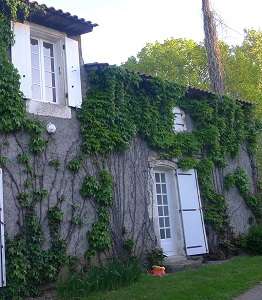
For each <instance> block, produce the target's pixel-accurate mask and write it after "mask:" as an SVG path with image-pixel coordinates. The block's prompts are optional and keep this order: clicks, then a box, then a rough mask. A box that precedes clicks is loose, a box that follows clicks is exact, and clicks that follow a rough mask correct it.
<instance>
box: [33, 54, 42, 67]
mask: <svg viewBox="0 0 262 300" xmlns="http://www.w3.org/2000/svg"><path fill="white" fill-rule="evenodd" d="M31 58H32V68H33V69H37V70H39V68H40V65H39V55H38V54H32V55H31Z"/></svg>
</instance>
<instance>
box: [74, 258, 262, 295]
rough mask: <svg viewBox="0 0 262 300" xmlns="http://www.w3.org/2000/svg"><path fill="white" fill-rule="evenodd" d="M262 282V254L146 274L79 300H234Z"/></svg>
mask: <svg viewBox="0 0 262 300" xmlns="http://www.w3.org/2000/svg"><path fill="white" fill-rule="evenodd" d="M261 281H262V256H254V257H238V258H234V259H232V260H231V261H229V262H226V263H223V264H219V265H204V266H202V267H201V268H199V269H195V270H187V271H183V272H178V273H176V274H171V275H167V276H165V277H163V278H155V277H152V276H150V275H144V276H143V277H142V278H141V280H140V281H139V282H137V283H135V284H132V285H131V286H129V287H125V288H121V289H119V290H117V291H109V292H101V293H95V294H92V295H90V296H89V297H84V298H81V299H79V300H142V299H143V300H145V299H148V300H149V299H150V300H231V299H232V298H233V297H235V296H238V295H240V294H241V293H242V292H244V291H246V290H248V289H249V288H251V287H253V286H255V285H256V284H257V283H259V282H261Z"/></svg>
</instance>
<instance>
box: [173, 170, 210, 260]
mask: <svg viewBox="0 0 262 300" xmlns="http://www.w3.org/2000/svg"><path fill="white" fill-rule="evenodd" d="M177 179H178V189H179V196H180V205H181V213H182V220H183V228H184V236H185V244H186V253H187V255H199V254H205V253H207V252H208V245H207V238H206V231H205V225H204V218H203V211H202V205H201V199H200V192H199V187H198V180H197V173H196V171H195V170H188V171H182V170H177Z"/></svg>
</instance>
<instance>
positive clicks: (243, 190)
mask: <svg viewBox="0 0 262 300" xmlns="http://www.w3.org/2000/svg"><path fill="white" fill-rule="evenodd" d="M224 186H225V189H226V190H229V189H230V188H233V187H236V188H237V189H238V191H239V193H240V195H241V196H242V197H243V199H244V200H245V202H246V204H247V206H248V207H249V208H250V209H251V211H252V212H253V214H254V215H255V216H256V217H257V218H258V219H261V218H262V200H261V198H260V196H259V195H253V194H252V193H251V191H250V181H249V179H248V176H247V173H246V172H245V170H243V169H241V168H237V169H236V170H235V171H234V172H233V173H230V174H228V175H226V176H225V179H224Z"/></svg>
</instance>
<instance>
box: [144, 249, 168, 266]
mask: <svg viewBox="0 0 262 300" xmlns="http://www.w3.org/2000/svg"><path fill="white" fill-rule="evenodd" d="M165 258H166V255H165V254H164V253H163V250H162V249H159V248H156V249H153V250H152V251H150V252H148V253H147V261H148V264H149V267H150V268H151V267H152V266H163V264H164V260H165Z"/></svg>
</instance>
